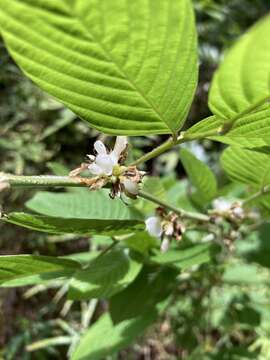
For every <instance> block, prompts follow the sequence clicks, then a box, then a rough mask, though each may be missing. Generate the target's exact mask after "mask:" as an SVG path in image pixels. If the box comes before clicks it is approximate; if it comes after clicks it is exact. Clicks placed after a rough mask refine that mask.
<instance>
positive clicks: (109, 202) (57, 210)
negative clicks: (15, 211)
mask: <svg viewBox="0 0 270 360" xmlns="http://www.w3.org/2000/svg"><path fill="white" fill-rule="evenodd" d="M26 206H27V207H28V208H29V209H30V210H33V211H35V212H37V213H39V214H42V215H47V216H55V217H62V218H73V219H89V220H90V219H97V220H134V219H136V220H140V219H142V216H141V215H140V213H139V212H138V211H136V210H134V209H133V208H132V207H129V206H127V205H125V204H124V203H123V201H121V200H120V199H111V198H110V197H109V192H108V191H107V190H99V191H89V190H87V189H85V190H84V191H80V192H79V193H77V192H76V193H52V192H45V191H43V192H38V193H37V194H36V195H35V196H34V197H33V198H32V199H31V200H30V201H28V202H27V203H26Z"/></svg>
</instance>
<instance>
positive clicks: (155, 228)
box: [145, 216, 163, 238]
mask: <svg viewBox="0 0 270 360" xmlns="http://www.w3.org/2000/svg"><path fill="white" fill-rule="evenodd" d="M145 225H146V230H147V231H148V233H149V234H150V235H151V236H154V237H157V238H160V237H161V235H162V233H163V229H162V226H161V220H160V218H159V217H157V216H152V217H150V218H148V219H146V221H145Z"/></svg>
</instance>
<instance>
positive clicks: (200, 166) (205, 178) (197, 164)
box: [180, 148, 217, 202]
mask: <svg viewBox="0 0 270 360" xmlns="http://www.w3.org/2000/svg"><path fill="white" fill-rule="evenodd" d="M180 159H181V161H182V163H183V166H184V168H185V170H186V173H187V175H188V177H189V179H190V181H191V183H192V185H193V186H194V187H195V188H196V190H197V193H198V196H199V197H200V198H201V199H202V201H203V202H208V201H210V200H212V199H213V198H214V197H215V196H216V193H217V181H216V178H215V175H214V174H213V172H212V171H211V169H210V168H209V167H208V166H207V165H206V164H204V163H203V162H202V161H201V160H199V159H197V158H196V156H194V155H193V154H192V153H191V152H190V151H189V150H187V149H185V148H183V149H181V151H180Z"/></svg>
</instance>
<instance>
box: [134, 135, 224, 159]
mask: <svg viewBox="0 0 270 360" xmlns="http://www.w3.org/2000/svg"><path fill="white" fill-rule="evenodd" d="M217 135H220V128H217V129H215V130H211V131H208V132H204V133H196V134H195V133H194V134H192V133H186V132H182V133H181V134H180V135H179V136H178V137H177V139H172V138H170V139H169V140H167V141H166V142H164V143H163V144H161V145H160V146H158V147H157V148H155V149H153V150H152V151H150V152H149V153H147V154H145V155H143V156H142V157H140V158H139V159H137V160H135V161H134V162H133V163H131V164H130V165H131V166H137V165H140V164H142V163H144V162H146V161H148V160H151V159H153V158H155V157H157V156H159V155H161V154H163V153H164V152H166V151H168V150H171V149H172V148H173V147H174V146H176V145H179V144H183V143H185V142H189V141H193V140H201V139H205V138H207V137H210V136H217Z"/></svg>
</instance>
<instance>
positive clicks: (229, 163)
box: [221, 147, 270, 189]
mask: <svg viewBox="0 0 270 360" xmlns="http://www.w3.org/2000/svg"><path fill="white" fill-rule="evenodd" d="M221 163H222V166H223V168H224V170H225V172H226V173H227V174H228V176H229V177H230V178H231V179H232V180H234V181H237V182H240V183H243V184H247V185H252V186H253V187H254V188H256V189H262V188H263V187H264V186H266V185H269V184H270V156H269V155H267V154H263V153H261V152H257V151H252V150H247V149H243V148H239V147H229V148H227V149H226V150H225V151H224V152H223V154H222V157H221Z"/></svg>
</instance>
